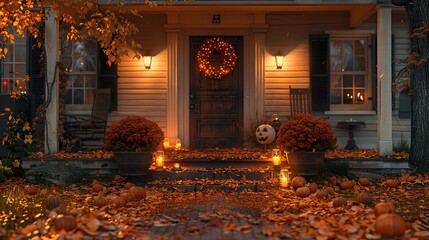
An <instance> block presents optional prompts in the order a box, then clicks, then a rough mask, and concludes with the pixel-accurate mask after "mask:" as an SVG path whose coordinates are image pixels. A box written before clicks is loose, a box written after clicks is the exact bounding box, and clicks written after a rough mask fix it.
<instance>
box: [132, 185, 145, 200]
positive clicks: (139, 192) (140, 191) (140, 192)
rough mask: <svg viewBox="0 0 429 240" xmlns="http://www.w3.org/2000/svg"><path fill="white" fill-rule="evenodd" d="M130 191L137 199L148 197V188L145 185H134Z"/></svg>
mask: <svg viewBox="0 0 429 240" xmlns="http://www.w3.org/2000/svg"><path fill="white" fill-rule="evenodd" d="M130 191H131V193H133V194H134V196H135V197H136V200H137V201H140V200H141V199H145V198H146V189H144V188H143V187H139V186H133V187H131V188H130Z"/></svg>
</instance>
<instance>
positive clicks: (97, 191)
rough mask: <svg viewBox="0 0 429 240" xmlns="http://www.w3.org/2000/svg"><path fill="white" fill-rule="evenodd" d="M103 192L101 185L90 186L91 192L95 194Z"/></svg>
mask: <svg viewBox="0 0 429 240" xmlns="http://www.w3.org/2000/svg"><path fill="white" fill-rule="evenodd" d="M103 190H104V187H103V186H102V185H101V184H98V183H96V184H94V185H92V191H93V192H95V193H99V192H101V191H103Z"/></svg>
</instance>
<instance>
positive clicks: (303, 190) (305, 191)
mask: <svg viewBox="0 0 429 240" xmlns="http://www.w3.org/2000/svg"><path fill="white" fill-rule="evenodd" d="M295 194H296V195H297V196H298V197H302V198H305V197H308V196H310V189H309V188H308V187H300V188H298V189H296V192H295Z"/></svg>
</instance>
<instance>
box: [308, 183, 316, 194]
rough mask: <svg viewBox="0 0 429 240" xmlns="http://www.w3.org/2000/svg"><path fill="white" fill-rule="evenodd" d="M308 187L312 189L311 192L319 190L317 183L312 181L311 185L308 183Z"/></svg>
mask: <svg viewBox="0 0 429 240" xmlns="http://www.w3.org/2000/svg"><path fill="white" fill-rule="evenodd" d="M308 189H310V192H311V193H315V192H316V190H317V183H314V182H313V183H310V184H309V185H308Z"/></svg>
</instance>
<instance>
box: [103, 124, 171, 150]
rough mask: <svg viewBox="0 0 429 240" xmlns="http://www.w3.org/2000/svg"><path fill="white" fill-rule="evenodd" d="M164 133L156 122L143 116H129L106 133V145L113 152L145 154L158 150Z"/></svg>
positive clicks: (113, 125)
mask: <svg viewBox="0 0 429 240" xmlns="http://www.w3.org/2000/svg"><path fill="white" fill-rule="evenodd" d="M163 140H164V132H163V131H162V129H161V128H160V127H159V126H158V124H157V123H156V122H153V121H150V120H148V119H146V118H144V117H141V116H128V117H126V118H123V119H121V120H119V121H118V122H115V123H113V124H112V125H111V126H110V127H109V128H108V129H107V131H106V137H105V144H104V146H105V147H106V148H107V149H110V150H112V151H125V152H145V151H154V150H156V149H158V148H159V147H160V146H161V144H162V141H163Z"/></svg>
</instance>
